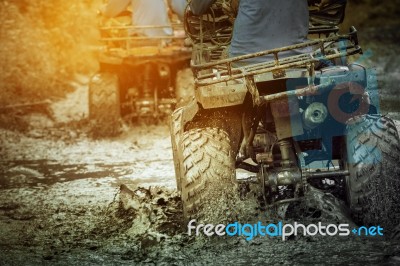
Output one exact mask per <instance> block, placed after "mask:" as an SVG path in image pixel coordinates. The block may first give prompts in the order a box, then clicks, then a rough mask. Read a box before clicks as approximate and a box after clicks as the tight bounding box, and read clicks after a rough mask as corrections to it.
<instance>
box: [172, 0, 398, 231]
mask: <svg viewBox="0 0 400 266" xmlns="http://www.w3.org/2000/svg"><path fill="white" fill-rule="evenodd" d="M318 2H319V1H318ZM322 2H325V1H322ZM222 6H223V5H222V4H221V3H219V2H218V1H217V3H216V4H214V5H213V7H212V8H211V10H212V11H210V12H209V13H210V16H208V15H207V16H203V17H197V20H196V18H193V15H191V14H190V13H189V14H188V15H187V23H188V25H187V27H186V28H187V29H188V30H189V35H190V36H191V37H192V40H193V42H194V46H193V56H192V61H191V67H192V70H193V73H194V76H195V96H196V97H195V99H194V100H193V101H192V102H191V103H190V104H188V105H186V106H184V107H182V108H180V109H177V110H176V111H175V112H174V114H173V115H172V118H173V119H172V126H171V129H172V130H171V135H172V143H173V152H174V161H175V170H176V176H177V184H178V188H179V189H180V190H181V192H182V200H183V207H184V214H185V216H186V218H191V217H195V218H198V219H211V220H215V221H218V219H229V218H227V217H226V216H224V211H221V210H219V209H218V210H216V208H215V207H214V205H215V202H216V201H217V202H218V204H222V203H221V202H224V204H226V205H223V206H224V208H225V209H227V208H230V207H229V206H231V207H232V206H236V204H237V200H235V198H236V196H235V193H236V194H237V193H238V191H239V192H240V195H241V198H243V197H245V196H246V194H248V193H253V192H254V190H252V189H251V188H250V187H251V186H250V184H258V185H259V190H258V191H256V192H254V193H255V194H257V195H258V198H259V199H260V204H261V205H262V206H264V207H265V206H279V205H282V204H290V203H294V202H298V201H302V199H303V197H304V196H305V195H307V193H308V191H310V190H311V188H310V187H312V188H313V189H314V188H315V189H319V190H322V191H325V192H327V193H331V194H332V195H334V196H336V197H337V198H338V199H340V200H343V201H344V202H346V203H347V206H348V207H349V209H350V210H351V213H352V217H353V219H354V220H355V221H356V222H357V223H361V224H374V223H379V222H380V221H384V223H385V226H387V227H388V228H391V227H393V226H395V225H396V223H397V222H399V221H400V209H399V206H400V205H399V203H400V199H399V198H398V197H397V196H396V195H397V193H398V191H400V178H399V177H400V168H399V167H398V166H396V163H395V161H396V160H398V159H399V158H400V142H399V137H398V133H397V131H396V130H395V127H394V124H393V121H391V120H390V119H388V118H386V117H384V116H381V115H379V97H378V90H377V81H376V77H375V74H374V71H373V70H371V69H367V68H365V67H364V66H362V65H361V64H359V63H358V62H357V58H356V57H355V56H362V49H361V47H360V46H359V42H358V37H357V30H356V29H355V28H354V27H351V29H350V31H349V33H348V34H339V33H338V27H337V25H338V24H339V23H340V22H341V21H342V19H343V14H344V8H345V1H330V4H329V5H328V6H323V3H321V4H320V5H318V4H316V3H310V30H309V40H308V41H306V42H303V43H299V44H295V45H291V46H286V47H279V48H276V49H271V50H266V51H260V52H257V53H253V54H246V55H243V56H238V57H231V58H227V56H226V50H227V49H228V47H227V45H228V44H229V38H230V35H229V29H231V27H232V25H231V24H229V23H231V20H230V19H229V16H227V15H226V13H225V12H224V9H223V8H222ZM318 12H319V13H318ZM218 14H219V15H220V17H218ZM199 20H200V22H199ZM329 21H330V23H329ZM210 24H215V27H214V28H213V30H210ZM218 26H219V27H220V28H218ZM199 27H200V30H197V31H193V29H199ZM202 27H204V28H203V29H202ZM207 30H208V31H207ZM195 33H197V35H196V34H195ZM213 33H214V34H213ZM305 47H308V48H309V49H310V50H311V52H309V53H302V54H298V55H292V56H286V57H284V56H281V55H282V54H285V52H288V51H292V50H296V49H297V50H301V49H302V48H305ZM266 55H268V56H269V57H270V58H272V60H270V61H266V60H265V61H262V62H259V63H252V64H249V63H248V62H249V59H254V58H259V57H264V56H266ZM264 58H265V57H264ZM267 58H268V57H267ZM349 58H351V59H349ZM254 61H255V60H254ZM350 61H351V62H353V63H349V62H350ZM391 150H392V151H394V152H393V153H391V152H390V151H391ZM392 155H393V156H392ZM386 164H390V165H391V166H393V167H392V168H391V169H392V170H391V171H393V172H392V173H391V174H388V173H386V171H387V170H385V169H386V168H385V165H386ZM243 172H245V173H243ZM388 184H390V187H391V188H392V189H390V190H389V189H383V188H384V187H385V186H386V185H388ZM372 187H373V188H372ZM224 200H225V201H224ZM227 202H228V203H227ZM383 202H390V205H389V206H388V205H385V206H382V204H383ZM210 210H213V211H210ZM210 216H211V218H210Z"/></svg>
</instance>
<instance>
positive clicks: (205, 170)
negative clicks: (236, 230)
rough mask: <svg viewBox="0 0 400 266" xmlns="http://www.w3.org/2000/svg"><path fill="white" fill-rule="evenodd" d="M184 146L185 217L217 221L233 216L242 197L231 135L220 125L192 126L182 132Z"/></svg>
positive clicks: (183, 191) (183, 196)
mask: <svg viewBox="0 0 400 266" xmlns="http://www.w3.org/2000/svg"><path fill="white" fill-rule="evenodd" d="M181 150H182V164H181V167H182V168H181V171H182V179H181V180H180V182H181V188H182V201H183V211H184V216H185V219H186V220H187V221H189V220H191V219H197V221H202V222H205V221H207V222H215V223H221V222H223V221H228V220H230V219H231V218H232V213H233V211H234V207H233V205H234V204H235V202H236V201H238V200H239V199H238V191H237V186H236V184H235V182H234V178H235V153H234V151H233V150H232V148H231V144H230V139H229V135H228V134H227V133H226V132H225V131H224V130H222V129H218V128H209V127H206V128H197V129H190V130H189V131H187V132H185V133H183V136H182V141H181Z"/></svg>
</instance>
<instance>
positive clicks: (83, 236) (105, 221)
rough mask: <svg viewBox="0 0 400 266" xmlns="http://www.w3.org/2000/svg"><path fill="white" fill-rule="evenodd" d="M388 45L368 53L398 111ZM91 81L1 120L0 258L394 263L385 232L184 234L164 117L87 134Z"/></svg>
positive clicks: (397, 258) (396, 253) (81, 80)
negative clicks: (20, 127) (20, 120)
mask: <svg viewBox="0 0 400 266" xmlns="http://www.w3.org/2000/svg"><path fill="white" fill-rule="evenodd" d="M377 32H378V30H371V31H370V32H367V33H366V35H365V36H364V38H368V37H369V36H374V34H378V33H377ZM390 32H392V31H389V33H386V32H385V31H381V32H380V33H382V34H389V37H388V38H389V39H390V38H392V40H391V41H389V42H388V43H386V42H385V41H383V42H377V43H372V44H371V45H370V47H371V48H373V49H374V48H379V47H386V48H387V47H391V48H393V47H397V45H395V40H397V38H398V36H397V35H396V36H395V37H393V36H392V35H390ZM385 36H386V35H385ZM385 40H386V39H385ZM385 51H386V52H385ZM385 51H384V52H382V51H380V52H377V53H375V55H374V57H372V58H367V63H369V64H372V65H373V66H375V67H376V68H377V71H378V73H379V82H380V85H381V92H380V94H381V96H382V99H383V102H382V106H381V107H382V111H383V113H387V114H388V115H389V116H391V117H393V118H395V119H399V118H400V115H399V111H400V110H399V109H398V108H399V107H398V106H400V105H399V104H398V103H399V98H398V96H396V97H393V95H396V94H395V93H396V91H397V89H398V81H399V74H398V73H399V71H400V67H399V65H398V62H399V53H398V52H396V50H393V49H388V50H385ZM377 55H379V56H377ZM87 81H88V80H87V78H86V77H78V78H77V80H76V81H75V82H74V83H72V84H71V86H73V87H75V92H74V93H72V94H70V95H68V96H67V98H66V99H64V100H61V101H59V102H55V103H53V104H52V105H51V112H50V113H51V115H49V114H43V113H29V114H27V115H26V116H24V119H26V121H27V123H28V124H29V127H28V129H27V130H26V131H25V132H23V133H21V132H18V131H12V130H9V129H0V265H40V264H43V265H125V264H128V265H138V264H157V265H158V264H161V265H163V264H165V265H169V264H172V265H187V264H197V265H209V264H216V265H223V264H227V263H236V264H242V265H243V264H250V263H251V264H260V265H261V264H268V265H277V264H278V265H279V264H280V265H303V264H314V265H322V264H331V265H377V264H378V263H379V264H381V263H383V264H387V265H397V264H400V249H399V246H400V244H399V243H398V242H397V241H396V240H392V239H388V238H360V237H346V238H341V237H326V238H322V237H314V238H309V237H298V238H291V239H289V240H288V241H285V242H283V241H281V240H280V239H270V238H257V239H255V240H253V241H251V242H247V241H245V240H244V238H232V239H225V238H216V237H212V238H210V239H204V238H202V239H195V238H193V237H189V236H188V235H187V234H186V233H185V231H186V225H184V224H183V223H182V212H181V203H180V199H179V194H178V193H177V191H176V189H175V177H174V169H173V163H172V152H171V143H170V139H169V132H168V127H167V126H165V125H159V126H135V127H125V128H124V132H123V133H122V135H121V136H119V137H117V138H113V139H103V140H93V139H91V138H90V136H88V132H87V123H88V122H87V121H86V117H87V112H88V110H87V102H86V99H87ZM397 125H398V128H399V127H400V123H399V122H397ZM258 215H260V217H257V218H258V219H259V220H261V221H271V220H272V221H275V222H276V221H277V219H279V218H277V217H276V216H275V214H271V213H268V212H263V213H258ZM305 219H306V220H305V221H304V222H313V220H312V219H311V218H305ZM307 219H309V220H307Z"/></svg>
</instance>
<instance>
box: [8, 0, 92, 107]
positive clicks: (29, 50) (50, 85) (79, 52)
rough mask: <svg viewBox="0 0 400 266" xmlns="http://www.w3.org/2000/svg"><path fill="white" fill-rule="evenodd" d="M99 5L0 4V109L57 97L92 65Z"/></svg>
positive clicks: (56, 1) (56, 0) (75, 2)
mask: <svg viewBox="0 0 400 266" xmlns="http://www.w3.org/2000/svg"><path fill="white" fill-rule="evenodd" d="M99 4H100V3H99V1H82V0H81V1H78V0H70V1H61V0H53V1H46V0H39V1H28V0H22V1H21V0H9V1H1V2H0V17H1V18H2V19H1V20H2V23H1V24H0V60H1V65H0V106H4V105H10V104H15V103H23V102H32V101H41V100H44V99H49V98H50V99H51V98H53V97H57V96H61V95H63V94H64V93H65V90H67V89H68V87H69V86H68V81H69V80H71V78H72V76H73V74H74V73H77V72H79V73H91V72H93V71H95V70H96V68H97V62H96V59H95V57H94V55H93V53H92V52H91V47H93V45H95V44H96V41H97V19H96V8H97V7H98V6H99Z"/></svg>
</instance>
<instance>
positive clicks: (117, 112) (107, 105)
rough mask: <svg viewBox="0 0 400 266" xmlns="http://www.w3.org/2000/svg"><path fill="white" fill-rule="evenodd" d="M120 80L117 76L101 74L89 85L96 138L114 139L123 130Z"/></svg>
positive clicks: (90, 111) (92, 129) (90, 112)
mask: <svg viewBox="0 0 400 266" xmlns="http://www.w3.org/2000/svg"><path fill="white" fill-rule="evenodd" d="M119 97H120V96H119V80H118V76H117V75H116V74H111V73H99V74H97V75H95V76H94V77H93V78H92V80H91V82H90V85H89V118H90V120H91V125H92V127H91V133H92V135H93V136H94V137H96V138H101V137H114V136H116V135H118V134H119V133H120V130H121V109H120V98H119Z"/></svg>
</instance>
